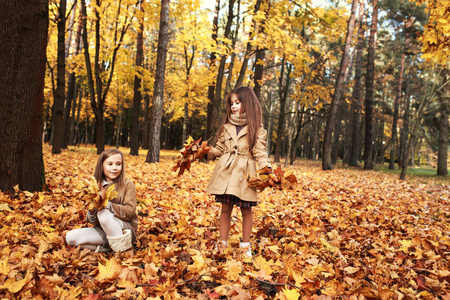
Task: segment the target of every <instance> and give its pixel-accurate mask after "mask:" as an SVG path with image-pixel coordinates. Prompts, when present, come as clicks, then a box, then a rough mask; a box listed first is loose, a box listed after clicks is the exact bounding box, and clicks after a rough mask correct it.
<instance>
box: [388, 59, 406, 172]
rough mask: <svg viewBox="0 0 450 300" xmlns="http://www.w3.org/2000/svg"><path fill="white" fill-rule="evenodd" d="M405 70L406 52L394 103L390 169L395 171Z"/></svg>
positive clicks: (401, 64)
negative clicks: (398, 124)
mask: <svg viewBox="0 0 450 300" xmlns="http://www.w3.org/2000/svg"><path fill="white" fill-rule="evenodd" d="M404 70H405V52H402V58H401V61H400V70H399V74H398V84H397V94H396V96H395V101H394V116H393V121H392V137H391V151H390V154H389V156H390V157H389V169H391V170H394V169H395V154H396V149H397V140H398V136H397V135H398V134H397V123H398V115H399V106H400V99H401V97H402V86H403V72H404Z"/></svg>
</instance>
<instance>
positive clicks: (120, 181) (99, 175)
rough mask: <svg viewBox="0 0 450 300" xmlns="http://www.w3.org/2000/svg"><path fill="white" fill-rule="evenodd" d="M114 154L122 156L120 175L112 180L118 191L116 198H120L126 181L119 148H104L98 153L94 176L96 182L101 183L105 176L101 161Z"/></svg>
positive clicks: (123, 163)
mask: <svg viewBox="0 0 450 300" xmlns="http://www.w3.org/2000/svg"><path fill="white" fill-rule="evenodd" d="M115 154H120V157H121V158H122V172H120V175H119V176H118V177H117V178H116V180H114V182H113V183H114V185H115V187H116V191H117V193H118V196H117V198H118V199H120V198H122V196H123V193H124V191H125V181H126V178H125V161H124V159H123V154H122V152H121V151H120V150H118V149H114V148H111V149H106V150H105V151H103V152H102V153H101V154H100V156H99V157H98V160H97V165H96V166H95V172H94V177H95V180H97V182H98V183H101V182H102V180H104V179H105V176H104V175H103V162H104V161H105V160H107V159H108V158H109V157H111V156H113V155H115Z"/></svg>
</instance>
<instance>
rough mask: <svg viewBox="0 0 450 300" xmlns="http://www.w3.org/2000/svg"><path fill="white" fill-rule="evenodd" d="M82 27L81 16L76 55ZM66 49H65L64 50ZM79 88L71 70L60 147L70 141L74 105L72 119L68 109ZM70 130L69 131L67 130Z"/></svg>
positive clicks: (63, 146)
mask: <svg viewBox="0 0 450 300" xmlns="http://www.w3.org/2000/svg"><path fill="white" fill-rule="evenodd" d="M82 29H83V23H82V21H81V18H79V19H78V26H77V31H76V36H75V52H74V55H78V53H79V52H80V41H81V30H82ZM66 51H67V50H66ZM78 88H79V86H78V84H77V82H76V75H75V72H71V73H70V74H69V78H68V80H67V95H66V105H65V107H64V118H63V144H62V148H63V149H66V148H67V145H68V144H69V143H72V141H71V139H70V137H71V136H72V133H73V131H72V129H73V126H70V128H69V125H73V122H72V124H71V123H70V122H69V121H70V120H73V118H74V115H75V107H74V109H73V111H72V112H73V113H72V119H70V110H71V107H72V104H74V105H73V106H75V102H76V99H77V94H78V93H77V89H78ZM69 130H70V131H69Z"/></svg>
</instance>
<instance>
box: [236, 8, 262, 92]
mask: <svg viewBox="0 0 450 300" xmlns="http://www.w3.org/2000/svg"><path fill="white" fill-rule="evenodd" d="M262 1H263V0H256V3H255V7H254V8H253V16H256V14H257V13H258V11H259V9H260V7H261V3H262ZM256 27H257V23H256V21H255V18H253V19H252V28H256ZM252 36H253V32H250V33H249V41H248V42H247V48H246V50H245V54H244V60H243V61H242V65H241V71H240V72H239V76H238V79H237V80H236V85H235V86H234V88H235V89H236V88H238V87H240V86H242V84H243V83H244V77H245V73H246V71H247V66H248V60H249V58H250V54H251V51H252V44H251V40H250V38H251V37H252Z"/></svg>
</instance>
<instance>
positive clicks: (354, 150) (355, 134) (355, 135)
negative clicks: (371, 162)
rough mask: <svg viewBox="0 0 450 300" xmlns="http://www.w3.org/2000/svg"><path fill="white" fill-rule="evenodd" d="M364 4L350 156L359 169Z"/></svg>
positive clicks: (361, 11) (356, 71)
mask: <svg viewBox="0 0 450 300" xmlns="http://www.w3.org/2000/svg"><path fill="white" fill-rule="evenodd" d="M364 32H365V26H364V4H363V3H360V8H359V28H358V44H357V45H356V59H355V84H354V87H353V93H352V98H351V99H352V100H351V101H352V102H351V109H350V111H351V112H350V114H351V120H350V122H349V124H351V141H350V154H349V161H348V162H349V163H348V164H349V166H351V167H357V166H358V158H359V153H360V147H359V144H360V127H361V109H362V97H361V78H362V75H361V73H362V72H361V71H362V51H363V44H364Z"/></svg>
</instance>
